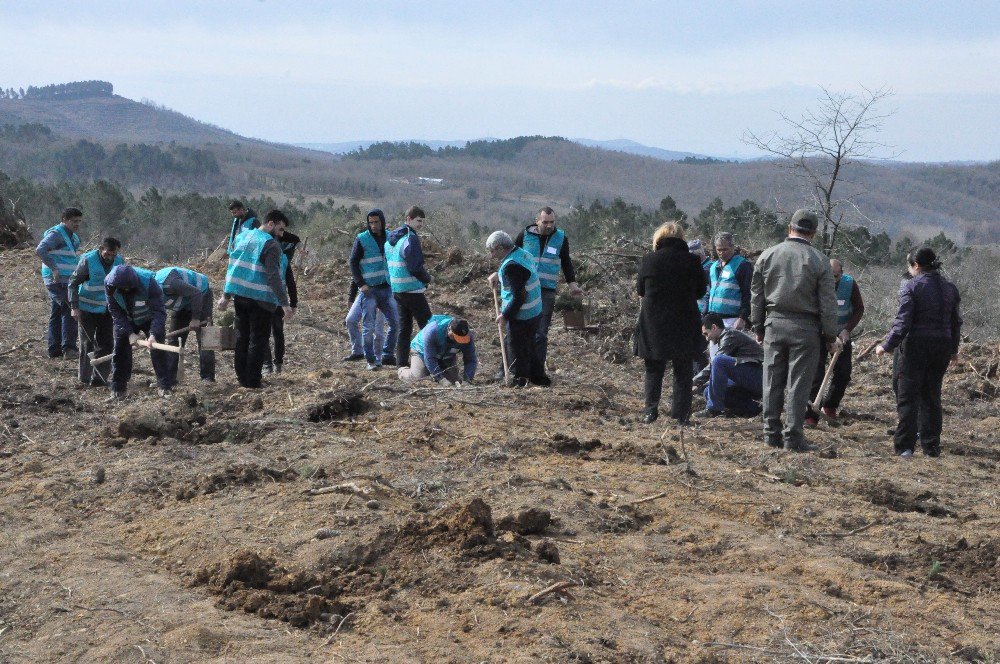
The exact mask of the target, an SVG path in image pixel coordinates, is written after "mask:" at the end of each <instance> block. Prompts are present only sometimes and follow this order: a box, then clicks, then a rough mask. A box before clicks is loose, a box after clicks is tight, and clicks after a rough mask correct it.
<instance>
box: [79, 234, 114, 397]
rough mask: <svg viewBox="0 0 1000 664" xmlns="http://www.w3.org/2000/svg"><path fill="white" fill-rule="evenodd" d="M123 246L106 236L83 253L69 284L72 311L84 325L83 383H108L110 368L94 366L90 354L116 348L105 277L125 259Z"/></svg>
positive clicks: (80, 376)
mask: <svg viewBox="0 0 1000 664" xmlns="http://www.w3.org/2000/svg"><path fill="white" fill-rule="evenodd" d="M121 247H122V244H121V242H119V241H118V240H116V239H115V238H113V237H106V238H104V241H103V242H101V246H100V247H98V248H97V249H94V250H93V251H88V252H87V253H85V254H84V255H83V256H81V257H80V262H79V263H77V265H76V271H75V272H73V275H72V276H71V277H70V279H69V287H68V288H67V295H68V296H69V306H70V311H71V315H72V316H73V318H74V319H76V322H77V323H78V325H79V328H80V365H79V368H78V370H77V376H78V377H79V379H80V382H81V383H83V384H84V385H90V386H91V387H95V386H99V385H107V378H106V376H107V369H101V368H99V367H93V366H91V364H90V358H89V357H88V354H89V353H95V355H96V356H97V357H101V356H104V355H107V354H109V353H110V352H111V351H112V349H113V344H114V333H113V329H112V323H111V314H110V313H109V312H108V297H107V293H106V292H105V290H104V278H105V277H107V276H108V272H110V271H111V269H112V268H114V267H115V266H117V265H121V264H122V263H124V261H123V260H122V257H121V256H120V255H119V251H120V250H121Z"/></svg>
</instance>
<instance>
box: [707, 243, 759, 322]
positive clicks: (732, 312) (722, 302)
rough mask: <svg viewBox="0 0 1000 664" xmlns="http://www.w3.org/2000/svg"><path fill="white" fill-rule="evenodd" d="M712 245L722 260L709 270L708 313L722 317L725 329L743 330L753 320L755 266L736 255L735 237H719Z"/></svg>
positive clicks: (713, 264)
mask: <svg viewBox="0 0 1000 664" xmlns="http://www.w3.org/2000/svg"><path fill="white" fill-rule="evenodd" d="M713 244H714V245H715V253H716V254H718V256H719V259H718V260H717V261H715V262H714V263H712V265H711V266H710V267H709V269H708V278H709V289H708V307H707V313H711V314H719V315H720V316H722V320H723V321H724V322H725V324H726V327H735V328H736V329H737V330H742V329H744V328H745V327H746V323H747V321H748V320H749V319H750V282H751V281H752V280H753V264H752V263H751V262H750V261H748V260H747V259H746V258H744V257H743V256H741V255H739V254H738V253H737V252H736V248H737V247H736V238H735V237H733V234H732V233H718V234H716V236H715V238H714V240H713Z"/></svg>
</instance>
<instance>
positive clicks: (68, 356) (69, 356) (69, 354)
mask: <svg viewBox="0 0 1000 664" xmlns="http://www.w3.org/2000/svg"><path fill="white" fill-rule="evenodd" d="M62 356H63V359H64V360H76V359H79V357H80V351H78V350H77V349H75V348H67V349H66V350H64V351H63V354H62Z"/></svg>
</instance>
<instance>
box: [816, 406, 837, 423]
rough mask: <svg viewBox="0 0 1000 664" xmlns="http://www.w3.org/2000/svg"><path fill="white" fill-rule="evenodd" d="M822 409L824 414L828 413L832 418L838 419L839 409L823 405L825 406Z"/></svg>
mask: <svg viewBox="0 0 1000 664" xmlns="http://www.w3.org/2000/svg"><path fill="white" fill-rule="evenodd" d="M820 410H822V411H823V414H824V415H826V416H827V417H829V418H830V419H831V420H835V419H837V409H836V408H830V407H829V406H823V408H821V409H820Z"/></svg>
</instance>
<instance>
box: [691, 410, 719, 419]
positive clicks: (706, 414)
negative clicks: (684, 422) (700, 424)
mask: <svg viewBox="0 0 1000 664" xmlns="http://www.w3.org/2000/svg"><path fill="white" fill-rule="evenodd" d="M723 415H725V413H724V412H723V411H721V410H713V409H711V408H706V409H705V410H699V411H698V412H697V413H695V414H694V416H695V417H697V418H698V419H700V420H704V419H710V418H712V417H722V416H723Z"/></svg>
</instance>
